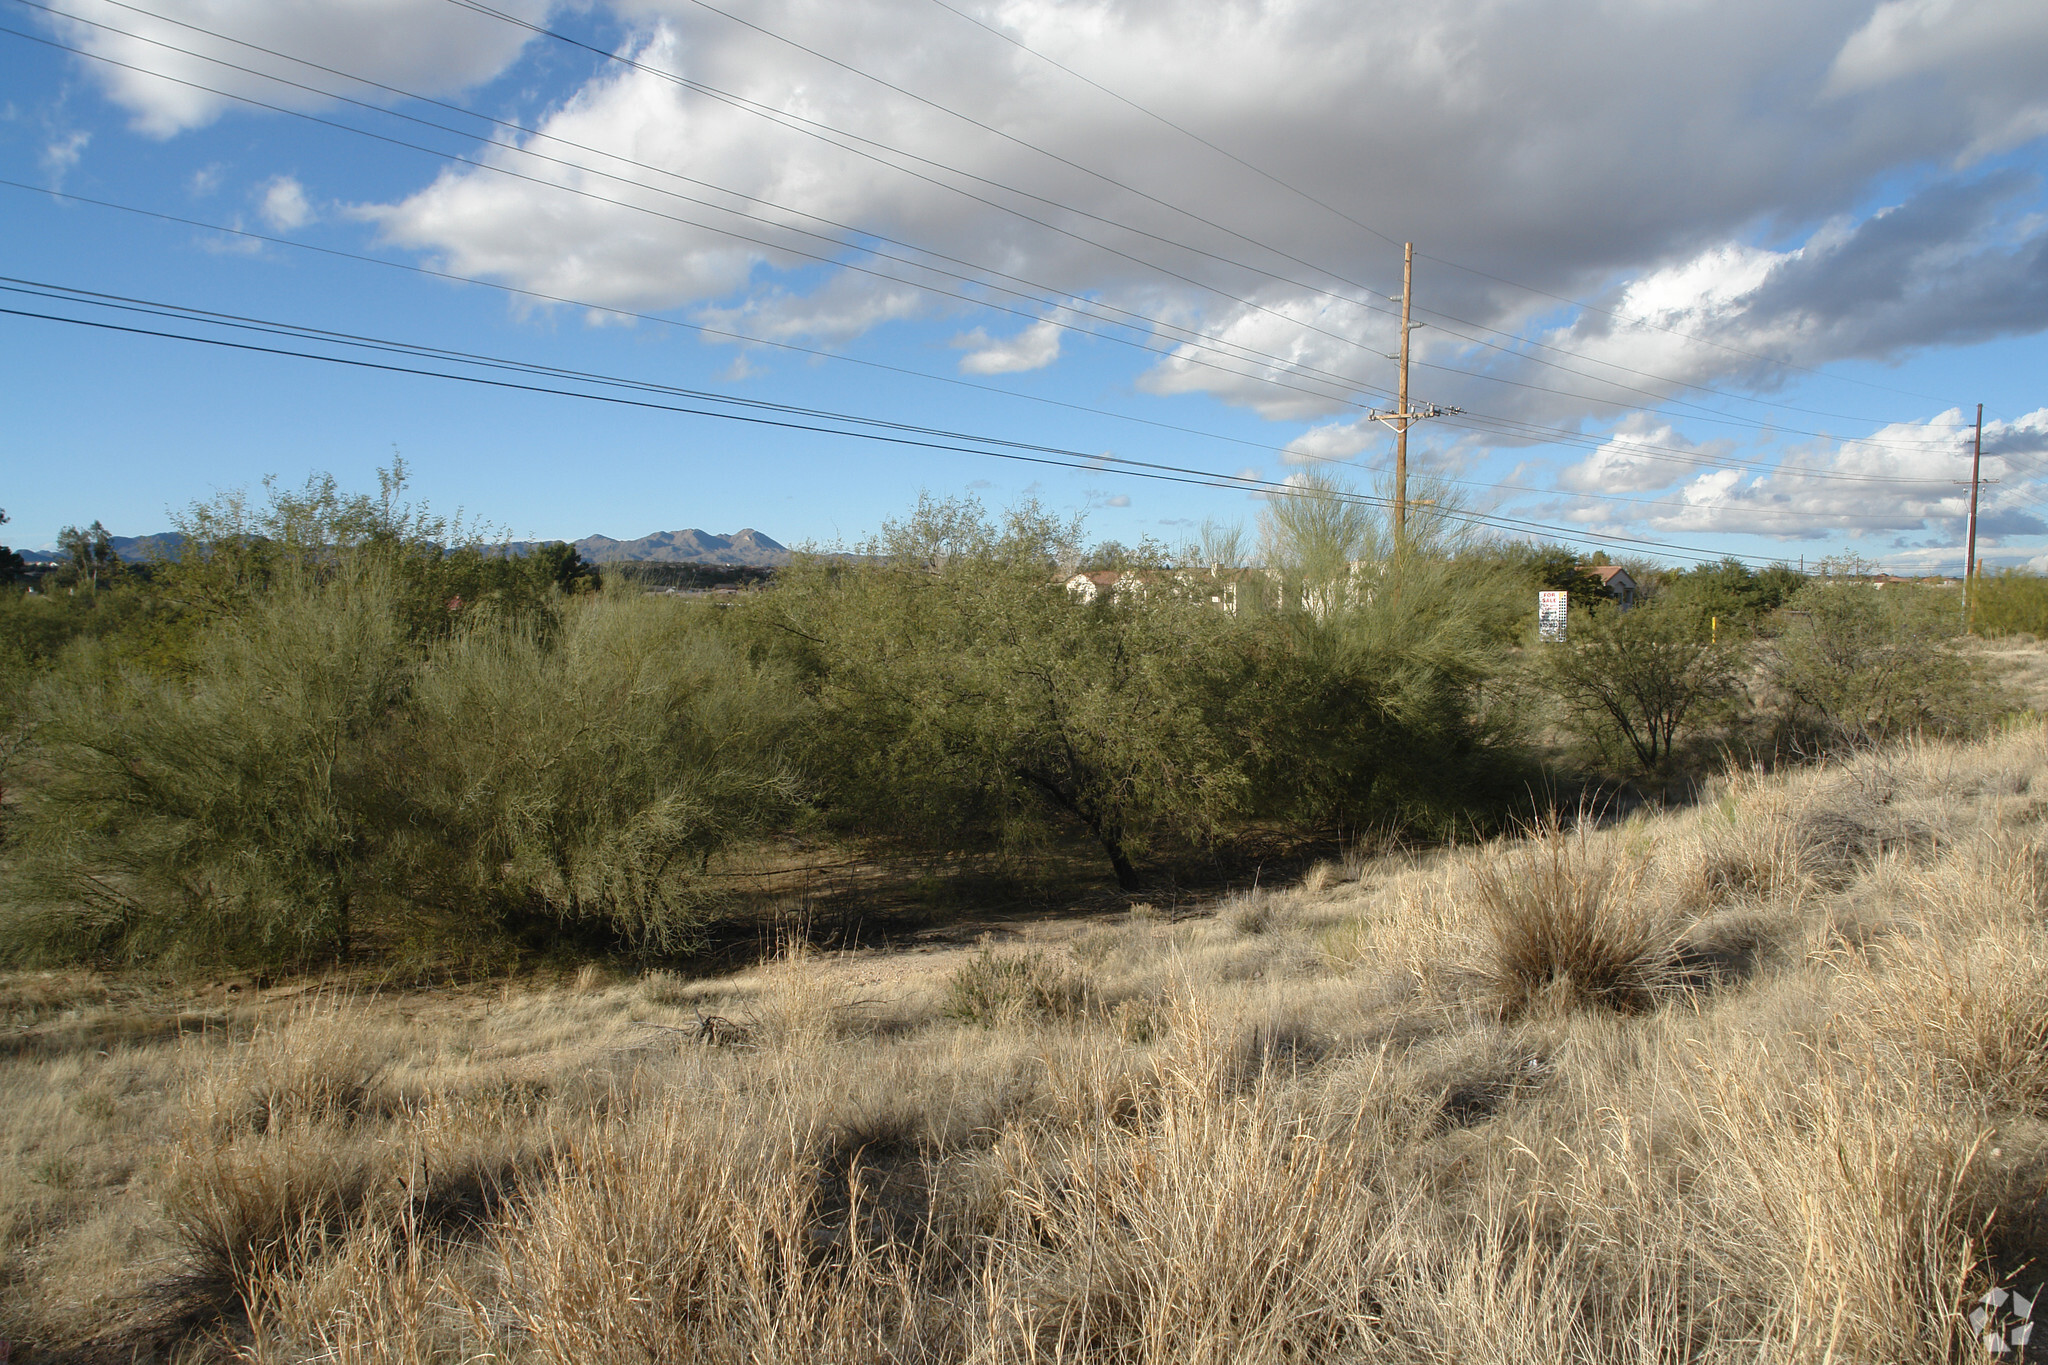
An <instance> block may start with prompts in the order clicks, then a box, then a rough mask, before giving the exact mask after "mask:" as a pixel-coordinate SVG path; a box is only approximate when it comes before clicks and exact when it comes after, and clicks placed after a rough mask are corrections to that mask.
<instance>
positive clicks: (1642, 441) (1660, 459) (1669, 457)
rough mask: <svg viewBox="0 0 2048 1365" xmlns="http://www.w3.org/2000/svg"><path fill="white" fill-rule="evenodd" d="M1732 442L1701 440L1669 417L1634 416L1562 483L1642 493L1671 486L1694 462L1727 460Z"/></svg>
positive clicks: (1570, 470)
mask: <svg viewBox="0 0 2048 1365" xmlns="http://www.w3.org/2000/svg"><path fill="white" fill-rule="evenodd" d="M1731 445H1732V443H1731V442H1727V441H1715V442H1709V443H1707V444H1705V445H1701V444H1696V443H1694V442H1692V441H1689V440H1687V439H1686V438H1685V437H1683V436H1681V435H1679V434H1678V432H1677V431H1676V430H1674V429H1673V428H1672V426H1671V424H1670V423H1669V422H1661V423H1654V424H1653V423H1652V422H1651V421H1649V420H1648V419H1646V418H1643V417H1640V416H1638V417H1633V418H1631V419H1629V421H1627V422H1625V423H1624V424H1623V425H1622V427H1621V429H1620V430H1617V431H1616V432H1615V433H1614V435H1613V436H1611V437H1609V438H1608V440H1607V442H1606V443H1605V444H1603V445H1602V446H1600V447H1599V448H1598V449H1597V450H1595V451H1593V452H1592V453H1591V454H1589V455H1587V456H1586V457H1585V458H1584V459H1583V460H1580V461H1579V462H1578V463H1576V464H1573V465H1570V466H1568V467H1567V468H1565V469H1564V471H1563V472H1561V473H1560V474H1559V475H1558V477H1557V482H1558V486H1559V487H1561V488H1567V489H1570V490H1572V491H1573V492H1577V493H1641V492H1650V491H1653V490H1655V489H1659V488H1669V487H1670V486H1671V485H1672V484H1675V483H1677V482H1679V481H1680V480H1681V479H1683V478H1685V477H1686V475H1687V472H1688V466H1689V465H1697V464H1698V463H1700V462H1701V461H1702V460H1712V459H1725V458H1726V456H1727V453H1728V451H1729V449H1730V448H1731Z"/></svg>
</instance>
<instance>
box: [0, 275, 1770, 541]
mask: <svg viewBox="0 0 2048 1365" xmlns="http://www.w3.org/2000/svg"><path fill="white" fill-rule="evenodd" d="M59 289H60V291H62V292H70V293H75V294H77V295H78V296H79V297H77V298H75V299H73V300H72V301H74V302H80V303H91V304H93V305H94V306H98V307H105V308H114V309H117V310H120V311H126V312H131V313H146V312H151V310H152V308H157V307H158V306H156V305H137V304H125V303H116V302H112V301H111V299H112V296H105V295H102V296H98V297H97V298H95V297H92V296H90V295H89V294H88V293H87V291H68V290H63V287H61V286H60V287H59ZM10 292H15V293H23V292H27V291H24V290H22V289H20V288H15V289H13V290H11V291H10ZM46 296H47V295H46ZM161 307H162V309H167V310H168V311H169V312H172V313H177V312H183V311H186V310H179V309H178V308H177V306H176V305H167V306H161ZM154 315H156V316H164V315H165V312H164V311H157V312H155V313H154ZM0 316H8V317H19V318H24V319H34V320H40V321H46V322H57V323H65V324H69V325H72V326H77V327H85V328H91V329H95V330H100V331H107V332H115V333H125V334H128V335H134V336H143V337H151V338H157V339H163V340H173V341H184V342H188V343H193V344H198V345H205V346H212V347H219V348H224V349H229V350H235V351H242V352H247V353H253V354H262V355H272V356H280V357H289V358H295V359H301V360H311V361H319V362H323V363H326V364H333V365H341V366H347V367H350V368H355V369H362V370H371V371H379V372H384V373H390V374H402V375H411V376H417V377H421V378H429V379H441V380H446V381H450V382H456V383H465V384H472V385H479V386H484V387H488V388H494V389H501V390H509V391H515V392H523V393H533V394H548V395H554V396H558V397H565V398H578V399H582V400H584V401H587V402H598V403H605V404H611V405H615V406H620V407H627V408H637V409H645V410H651V411H659V412H671V413H677V414H681V415H686V416H696V417H709V418H717V419H719V420H723V421H733V422H741V423H746V424H749V425H754V426H761V427H770V428H778V429H784V430H794V431H804V432H810V433H813V434H818V435H826V436H839V437H844V438H848V439H854V440H864V441H869V442H877V443H883V444H888V445H895V446H903V447H908V448H912V449H921V450H928V451H934V452H938V453H945V454H963V455H982V456H986V457H988V458H991V459H1001V460H1011V461H1017V462H1022V463H1026V464H1035V465H1045V466H1051V467H1056V468H1066V469H1076V470H1081V471H1083V472H1088V473H1110V474H1118V475H1122V476H1125V477H1131V478H1143V479H1151V480H1156V481H1161V482H1168V483H1180V484H1192V485H1196V486H1201V487H1208V488H1220V489H1228V490H1237V491H1243V492H1251V493H1256V494H1260V495H1264V496H1268V497H1332V498H1335V499H1337V500H1338V501H1341V502H1344V503H1349V504H1354V505H1360V506H1369V507H1380V508H1384V507H1387V506H1389V505H1390V504H1391V500H1390V499H1388V498H1384V497H1379V496H1376V495H1371V494H1363V493H1353V492H1336V493H1327V492H1316V491H1311V490H1305V489H1301V488H1297V487H1295V486H1293V485H1291V484H1288V483H1285V482H1283V481H1275V480H1270V479H1263V478H1252V477H1248V476H1244V475H1232V474H1220V473H1217V472H1215V471H1213V470H1205V469H1199V468H1194V467H1190V466H1184V465H1174V464H1167V463H1164V462H1161V461H1152V460H1137V459H1132V458H1130V457H1127V456H1116V455H1107V454H1090V453H1088V452H1084V451H1078V450H1070V449H1065V448H1062V447H1055V446H1040V445H1035V444H1031V443H1026V442H1015V441H1009V440H1006V439H1003V438H998V437H988V436H980V435H974V434H970V433H957V432H945V431H941V430H939V429H934V428H919V427H913V426H910V425H908V424H901V423H890V422H886V421H882V420H881V419H875V418H868V417H862V416H859V415H857V414H848V413H838V412H833V411H832V410H830V409H822V408H798V407H796V406H794V405H769V404H751V403H750V404H747V405H746V406H749V407H756V408H763V409H772V411H773V412H774V413H775V415H768V413H767V412H764V411H740V412H732V411H721V410H719V409H718V408H715V407H701V406H688V405H684V404H680V403H667V402H659V401H656V400H655V399H653V398H651V397H640V396H633V395H630V394H620V393H591V392H586V391H584V390H580V389H574V388H562V387H558V386H555V385H548V384H541V383H525V382H521V381H519V380H515V379H507V378H499V377H494V376H491V375H476V374H463V373H459V372H449V371H447V370H436V369H425V368H421V367H419V366H413V365H403V364H399V363H396V360H395V359H394V360H370V359H364V358H361V357H357V356H348V355H332V354H327V353H323V352H318V351H308V350H300V349H294V348H291V347H284V346H269V345H262V344H259V343H255V342H248V341H235V340H230V339H228V338H224V337H210V336H195V335H192V334H191V333H188V332H175V331H168V330H164V329H161V328H148V327H139V326H130V325H126V324H121V323H113V322H106V321H101V320H97V319H92V318H79V317H73V316H68V315H64V314H58V313H45V312H38V311H35V310H33V309H26V308H9V307H0ZM219 316H225V315H219ZM187 320H188V321H192V322H209V323H210V325H220V324H219V323H217V322H212V321H211V320H210V319H207V318H203V317H200V316H197V315H193V316H189V317H188V318H187ZM261 325H262V326H266V327H270V328H274V329H276V331H277V333H278V334H279V335H295V336H297V337H299V338H300V339H302V340H308V341H312V340H320V341H327V342H331V343H334V344H340V345H344V346H351V347H356V348H362V349H373V350H380V351H384V352H387V353H393V354H410V355H412V356H414V357H415V358H419V359H428V358H439V359H441V360H443V361H444V363H456V364H467V365H478V364H482V365H486V366H489V367H492V368H499V369H508V370H523V371H524V372H526V373H529V374H531V375H533V376H534V377H536V378H540V377H548V376H549V375H550V372H551V371H550V367H544V366H528V365H526V364H525V363H524V362H520V361H516V360H507V359H504V358H502V357H488V356H474V355H467V356H465V355H462V354H461V353H455V352H448V351H442V350H439V349H437V348H431V347H414V346H411V345H410V344H408V343H405V342H397V341H389V340H385V339H377V338H349V337H346V336H345V334H341V333H333V332H325V331H322V330H320V329H311V328H299V327H296V326H295V325H293V324H288V323H265V324H261ZM245 330H246V328H245ZM553 374H554V376H555V377H561V372H553ZM576 378H577V380H578V382H583V383H589V384H593V385H609V386H616V387H622V388H628V389H647V388H650V387H653V388H655V389H657V390H658V389H659V387H660V386H649V385H646V384H644V383H643V382H642V381H637V380H622V379H614V378H611V377H606V376H596V375H578V376H576ZM699 401H711V402H716V403H721V404H731V403H732V400H731V399H729V398H725V397H720V396H717V395H706V396H704V397H702V398H700V399H699ZM800 417H801V418H808V419H809V420H798V419H799V418H800ZM1431 513H1432V514H1433V515H1434V516H1436V517H1438V518H1441V519H1444V520H1448V521H1452V522H1457V523H1460V524H1465V525H1471V526H1475V527H1487V528H1492V529H1496V530H1509V531H1516V532H1522V533H1530V532H1536V533H1542V534H1547V535H1553V536H1562V537H1564V538H1565V539H1566V540H1567V541H1576V542H1579V543H1585V542H1587V541H1592V542H1595V543H1599V544H1615V545H1629V546H1636V547H1640V548H1644V549H1652V550H1657V551H1659V552H1662V553H1666V554H1670V555H1673V556H1676V557H1678V558H1681V559H1694V560H1700V561H1715V560H1720V559H1724V558H1738V559H1739V558H1741V557H1740V556H1730V555H1727V554H1724V553H1716V552H1713V551H1708V550H1705V549H1701V548H1699V547H1695V546H1686V545H1677V544H1672V543H1669V542H1664V541H1653V540H1647V539H1643V538H1640V537H1632V536H1622V535H1609V534H1595V535H1590V536H1589V535H1587V534H1586V533H1585V532H1584V531H1583V530H1581V529H1579V528H1574V527H1564V526H1553V525H1549V524H1547V523H1542V522H1536V521H1531V520H1528V519H1525V518H1519V517H1508V516H1501V515H1494V514H1487V513H1479V512H1471V511H1465V510H1461V509H1455V508H1432V509H1431Z"/></svg>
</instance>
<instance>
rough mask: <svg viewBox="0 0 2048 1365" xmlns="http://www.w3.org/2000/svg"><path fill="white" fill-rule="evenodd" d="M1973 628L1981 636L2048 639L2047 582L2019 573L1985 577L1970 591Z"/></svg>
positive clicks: (2039, 577) (2012, 571)
mask: <svg viewBox="0 0 2048 1365" xmlns="http://www.w3.org/2000/svg"><path fill="white" fill-rule="evenodd" d="M1971 593H1972V595H1973V596H1974V597H1975V599H1976V601H1975V603H1974V604H1973V605H1972V607H1971V609H1970V624H1971V626H1972V628H1974V629H1975V630H1976V631H1977V633H1978V634H1980V635H1988V636H1998V635H2031V636H2033V637H2035V638H2036V639H2048V578H2044V577H2042V576H2041V575H2040V574H2034V573H2027V572H2025V571H2023V570H2020V569H2006V570H2005V571H2003V572H2002V573H1997V574H1983V575H1980V576H1979V577H1978V579H1977V582H1976V585H1975V586H1974V587H1973V588H1972V589H1971Z"/></svg>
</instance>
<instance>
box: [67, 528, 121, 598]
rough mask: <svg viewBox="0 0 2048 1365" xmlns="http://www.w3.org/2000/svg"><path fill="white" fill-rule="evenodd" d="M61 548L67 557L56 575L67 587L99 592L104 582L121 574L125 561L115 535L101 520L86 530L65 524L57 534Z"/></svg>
mask: <svg viewBox="0 0 2048 1365" xmlns="http://www.w3.org/2000/svg"><path fill="white" fill-rule="evenodd" d="M57 548H58V549H60V550H62V551H63V552H64V556H65V563H64V567H63V568H62V569H61V570H60V571H59V573H58V575H57V576H56V581H57V582H58V583H59V584H61V585H63V586H66V587H84V588H86V589H87V590H88V591H90V592H98V591H99V590H100V585H101V584H103V583H111V582H113V581H114V580H116V579H118V578H119V577H120V576H121V560H120V557H119V556H118V555H116V554H115V553H114V542H113V538H112V537H111V536H109V535H108V534H107V528H106V527H104V526H102V525H100V524H99V523H98V522H94V523H93V524H92V525H90V526H87V527H85V528H83V529H80V528H79V527H76V526H67V527H65V528H64V529H63V530H62V531H60V532H58V533H57Z"/></svg>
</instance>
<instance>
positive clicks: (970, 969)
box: [944, 948, 1082, 1028]
mask: <svg viewBox="0 0 2048 1365" xmlns="http://www.w3.org/2000/svg"><path fill="white" fill-rule="evenodd" d="M1081 995H1082V989H1081V983H1080V982H1079V981H1078V980H1076V979H1075V978H1074V977H1073V976H1072V975H1071V974H1070V973H1068V972H1066V971H1063V970H1062V969H1061V968H1060V967H1059V966H1058V965H1057V964H1055V963H1052V962H1049V961H1047V960H1046V957H1045V954H1043V953H1036V952H1032V953H1019V954H1015V955H1012V956H1004V957H998V956H997V955H996V954H995V952H994V951H993V950H992V949H987V948H984V949H983V950H982V951H981V952H979V953H977V954H975V955H974V956H973V957H971V958H969V959H968V960H967V962H966V963H965V964H963V965H962V966H961V967H960V968H958V969H957V970H956V971H955V972H954V973H953V975H952V976H951V977H950V978H948V980H947V982H946V998H945V1006H944V1012H945V1014H946V1016H947V1017H948V1018H951V1019H958V1020H960V1021H961V1022H962V1023H966V1024H978V1025H980V1026H982V1027H984V1028H988V1027H993V1026H994V1025H997V1024H1002V1023H1011V1022H1016V1021H1020V1020H1028V1019H1064V1018H1068V1017H1070V1016H1072V1015H1073V1014H1074V1012H1075V1011H1076V1010H1077V1009H1079V1008H1080V1004H1081Z"/></svg>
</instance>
